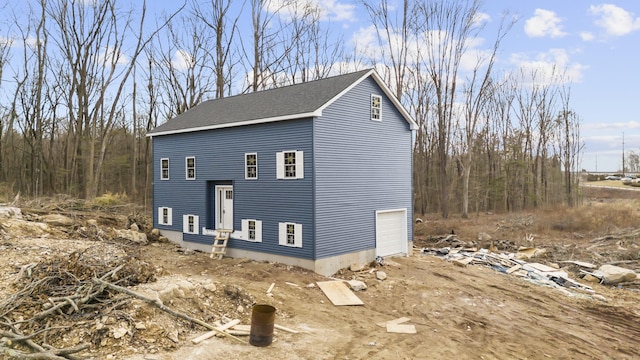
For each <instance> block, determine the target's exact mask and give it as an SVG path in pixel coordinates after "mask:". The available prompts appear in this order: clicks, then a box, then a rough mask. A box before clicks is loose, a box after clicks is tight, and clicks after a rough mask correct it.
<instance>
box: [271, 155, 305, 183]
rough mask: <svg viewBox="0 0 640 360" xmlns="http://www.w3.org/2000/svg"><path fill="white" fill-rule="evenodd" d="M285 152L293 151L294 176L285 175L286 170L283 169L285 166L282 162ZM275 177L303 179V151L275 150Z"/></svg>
mask: <svg viewBox="0 0 640 360" xmlns="http://www.w3.org/2000/svg"><path fill="white" fill-rule="evenodd" d="M286 153H294V154H295V156H296V163H295V167H296V176H290V177H287V176H286V175H287V172H286V171H285V169H286V166H285V164H284V154H286ZM276 179H283V180H295V179H304V151H299V150H285V151H279V152H276Z"/></svg>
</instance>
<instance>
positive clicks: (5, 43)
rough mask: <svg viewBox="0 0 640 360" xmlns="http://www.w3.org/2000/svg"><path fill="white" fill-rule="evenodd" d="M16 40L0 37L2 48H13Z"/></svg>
mask: <svg viewBox="0 0 640 360" xmlns="http://www.w3.org/2000/svg"><path fill="white" fill-rule="evenodd" d="M13 43H14V40H13V39H11V38H8V37H4V36H0V46H2V47H11V46H13Z"/></svg>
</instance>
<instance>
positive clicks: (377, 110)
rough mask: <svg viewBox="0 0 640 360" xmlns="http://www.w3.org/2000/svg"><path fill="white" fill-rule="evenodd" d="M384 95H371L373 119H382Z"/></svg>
mask: <svg viewBox="0 0 640 360" xmlns="http://www.w3.org/2000/svg"><path fill="white" fill-rule="evenodd" d="M381 115H382V96H380V95H371V120H375V121H381V120H382V117H381Z"/></svg>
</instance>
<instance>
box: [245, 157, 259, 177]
mask: <svg viewBox="0 0 640 360" xmlns="http://www.w3.org/2000/svg"><path fill="white" fill-rule="evenodd" d="M244 178H245V179H257V178H258V154H257V153H247V154H244Z"/></svg>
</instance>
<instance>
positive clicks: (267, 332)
mask: <svg viewBox="0 0 640 360" xmlns="http://www.w3.org/2000/svg"><path fill="white" fill-rule="evenodd" d="M275 320H276V308H274V307H273V306H271V305H254V306H253V310H252V312H251V331H250V333H249V344H251V345H254V346H269V345H271V341H273V326H274V323H275Z"/></svg>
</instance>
